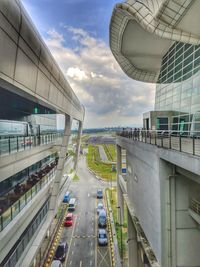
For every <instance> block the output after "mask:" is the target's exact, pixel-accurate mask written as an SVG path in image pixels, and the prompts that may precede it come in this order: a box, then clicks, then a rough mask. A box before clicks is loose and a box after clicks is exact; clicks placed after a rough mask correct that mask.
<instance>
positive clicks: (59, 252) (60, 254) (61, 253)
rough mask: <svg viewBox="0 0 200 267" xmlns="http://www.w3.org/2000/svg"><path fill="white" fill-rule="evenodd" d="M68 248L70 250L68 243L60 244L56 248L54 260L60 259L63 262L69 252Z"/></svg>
mask: <svg viewBox="0 0 200 267" xmlns="http://www.w3.org/2000/svg"><path fill="white" fill-rule="evenodd" d="M67 250H68V245H67V243H62V244H59V245H58V247H57V249H56V253H55V255H54V260H60V261H62V262H63V261H64V260H65V257H66V254H67Z"/></svg>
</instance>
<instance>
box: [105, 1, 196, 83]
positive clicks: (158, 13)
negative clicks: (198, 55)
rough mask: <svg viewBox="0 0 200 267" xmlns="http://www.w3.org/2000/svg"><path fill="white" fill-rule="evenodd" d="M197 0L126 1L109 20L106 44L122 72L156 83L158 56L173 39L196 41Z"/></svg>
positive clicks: (160, 58) (159, 61) (160, 61)
mask: <svg viewBox="0 0 200 267" xmlns="http://www.w3.org/2000/svg"><path fill="white" fill-rule="evenodd" d="M199 13H200V1H198V0H140V1H136V0H126V1H125V2H124V3H121V4H117V5H116V6H115V8H114V10H113V14H112V18H111V22H110V47H111V50H112V53H113V55H114V56H115V58H116V60H117V61H118V63H119V65H120V66H121V68H122V69H123V70H124V72H125V73H126V74H127V75H128V76H130V77H131V78H133V79H135V80H140V81H145V82H157V79H158V76H159V72H160V68H161V63H162V57H163V55H164V54H165V53H166V52H167V50H168V49H169V47H170V46H171V45H172V44H173V42H174V41H180V42H184V43H190V44H194V45H198V44H200V28H199V24H200V17H199Z"/></svg>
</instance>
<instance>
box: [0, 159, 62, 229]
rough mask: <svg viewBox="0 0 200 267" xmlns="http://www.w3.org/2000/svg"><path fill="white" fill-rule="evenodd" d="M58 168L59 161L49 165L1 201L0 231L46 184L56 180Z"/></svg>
mask: <svg viewBox="0 0 200 267" xmlns="http://www.w3.org/2000/svg"><path fill="white" fill-rule="evenodd" d="M56 168H57V160H55V161H54V162H52V163H51V164H49V165H47V166H46V167H45V168H44V169H42V170H41V171H40V172H39V173H38V174H33V175H31V177H29V179H28V180H27V181H26V182H25V183H22V184H20V185H17V186H16V187H15V189H14V190H13V192H10V193H9V194H7V195H6V196H5V197H4V198H1V199H0V209H1V215H0V231H2V230H3V229H4V228H5V227H6V226H7V225H8V224H9V223H10V222H11V221H12V220H13V219H14V218H15V217H16V216H17V215H18V214H19V213H20V211H21V210H22V209H23V208H24V207H25V206H26V205H27V204H28V203H29V202H30V201H31V200H32V199H33V198H34V197H35V196H36V195H37V193H38V192H39V191H40V190H41V189H42V188H43V187H44V186H45V185H46V184H48V183H50V182H51V181H52V180H53V179H54V177H55V171H56ZM11 203H12V204H11ZM10 204H11V205H10Z"/></svg>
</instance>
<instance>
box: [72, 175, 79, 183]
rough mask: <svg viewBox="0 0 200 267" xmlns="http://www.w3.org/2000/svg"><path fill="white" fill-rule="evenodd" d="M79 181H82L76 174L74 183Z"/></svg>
mask: <svg viewBox="0 0 200 267" xmlns="http://www.w3.org/2000/svg"><path fill="white" fill-rule="evenodd" d="M79 180H80V178H79V177H78V175H77V174H75V175H74V177H73V181H74V182H77V181H79Z"/></svg>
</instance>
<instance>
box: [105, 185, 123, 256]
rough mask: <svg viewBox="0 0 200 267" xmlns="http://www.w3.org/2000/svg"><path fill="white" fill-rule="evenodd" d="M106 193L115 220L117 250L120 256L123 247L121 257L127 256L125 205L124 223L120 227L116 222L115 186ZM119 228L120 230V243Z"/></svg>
mask: <svg viewBox="0 0 200 267" xmlns="http://www.w3.org/2000/svg"><path fill="white" fill-rule="evenodd" d="M107 190H108V194H109V198H110V203H111V207H112V212H113V219H114V222H115V229H116V234H117V241H118V247H119V252H120V256H121V255H122V248H123V258H124V259H125V258H127V253H128V250H127V239H128V234H127V210H126V209H127V207H126V206H125V205H124V223H123V226H122V228H121V226H120V224H119V223H118V222H117V192H116V188H113V189H112V190H111V189H110V188H109V189H107ZM121 230H122V245H121Z"/></svg>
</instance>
